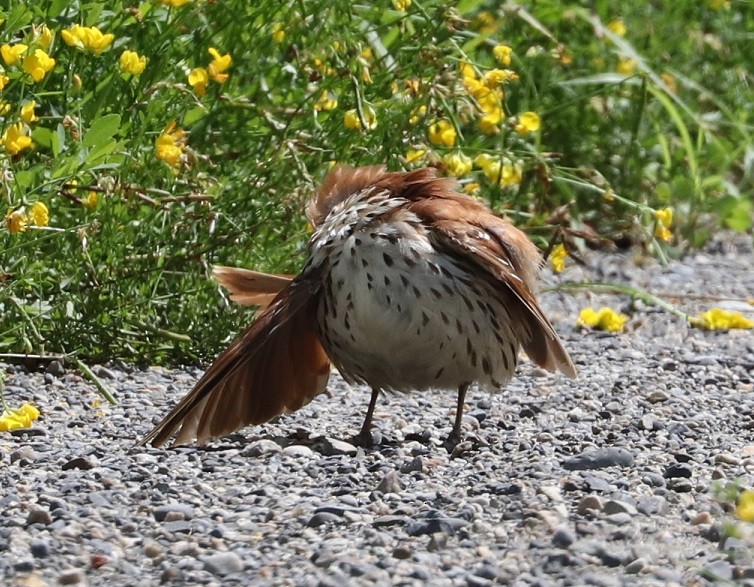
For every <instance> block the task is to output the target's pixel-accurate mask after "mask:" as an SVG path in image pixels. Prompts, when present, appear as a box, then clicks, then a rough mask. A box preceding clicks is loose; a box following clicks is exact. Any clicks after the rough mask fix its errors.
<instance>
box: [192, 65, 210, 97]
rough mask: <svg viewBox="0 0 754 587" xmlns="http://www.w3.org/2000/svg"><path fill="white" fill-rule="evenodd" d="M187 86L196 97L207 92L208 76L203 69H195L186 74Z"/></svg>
mask: <svg viewBox="0 0 754 587" xmlns="http://www.w3.org/2000/svg"><path fill="white" fill-rule="evenodd" d="M188 82H189V85H190V86H191V87H192V88H194V92H196V95H197V96H203V95H204V93H205V92H206V91H207V84H208V83H209V74H208V73H207V70H206V69H204V68H203V67H195V68H194V69H192V70H191V71H190V72H189V74H188Z"/></svg>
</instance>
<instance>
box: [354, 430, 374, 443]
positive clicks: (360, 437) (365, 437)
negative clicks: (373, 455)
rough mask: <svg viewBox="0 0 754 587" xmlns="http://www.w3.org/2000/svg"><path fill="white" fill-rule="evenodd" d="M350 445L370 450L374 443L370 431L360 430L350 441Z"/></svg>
mask: <svg viewBox="0 0 754 587" xmlns="http://www.w3.org/2000/svg"><path fill="white" fill-rule="evenodd" d="M351 444H353V445H354V446H360V447H362V448H372V447H373V446H374V445H375V444H376V443H375V441H374V436H373V435H372V431H371V430H364V429H362V430H361V431H360V432H359V433H358V434H357V435H356V436H354V437H353V438H352V439H351Z"/></svg>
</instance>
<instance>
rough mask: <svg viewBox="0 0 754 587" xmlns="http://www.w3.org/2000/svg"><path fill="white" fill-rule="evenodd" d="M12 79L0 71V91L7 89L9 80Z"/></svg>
mask: <svg viewBox="0 0 754 587" xmlns="http://www.w3.org/2000/svg"><path fill="white" fill-rule="evenodd" d="M9 81H10V78H9V77H8V76H7V75H3V74H2V73H0V92H2V91H3V90H4V89H5V86H6V85H8V82H9Z"/></svg>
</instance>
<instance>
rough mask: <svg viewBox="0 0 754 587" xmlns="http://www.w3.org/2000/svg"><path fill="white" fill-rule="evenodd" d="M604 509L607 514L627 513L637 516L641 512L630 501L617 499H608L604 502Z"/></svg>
mask: <svg viewBox="0 0 754 587" xmlns="http://www.w3.org/2000/svg"><path fill="white" fill-rule="evenodd" d="M602 509H603V510H604V512H605V513H606V514H618V513H626V514H629V515H631V516H635V515H636V514H638V513H639V512H638V511H637V510H636V508H635V507H634V506H633V505H631V504H630V503H628V502H625V501H620V500H617V499H608V500H607V501H605V502H604V503H603V504H602Z"/></svg>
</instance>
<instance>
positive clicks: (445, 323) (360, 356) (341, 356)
mask: <svg viewBox="0 0 754 587" xmlns="http://www.w3.org/2000/svg"><path fill="white" fill-rule="evenodd" d="M406 203H407V202H406V201H405V200H401V199H399V198H391V197H389V194H387V193H384V192H377V193H370V192H366V193H360V194H356V195H354V196H351V197H350V198H348V199H347V200H345V201H344V202H343V203H342V204H340V205H339V206H337V207H335V208H334V209H333V210H332V212H331V213H330V214H329V215H328V217H327V219H326V220H325V222H324V223H323V225H322V226H321V227H320V228H319V229H318V230H317V232H316V233H315V235H314V236H313V237H312V241H311V243H310V249H311V263H312V264H313V265H320V264H321V265H322V268H323V275H324V289H323V295H322V296H321V301H320V304H319V308H318V315H317V320H318V329H319V333H320V336H321V339H322V343H323V346H324V348H325V350H326V352H327V353H328V354H329V356H330V358H331V359H332V360H333V362H334V364H335V365H336V366H337V367H338V369H339V370H340V371H341V374H342V375H343V376H344V377H345V378H346V379H348V380H350V381H352V382H360V383H365V384H367V385H370V386H371V387H374V388H379V389H384V390H393V391H411V390H422V389H427V388H438V389H454V388H457V387H458V386H460V385H462V384H465V383H472V382H478V383H479V384H480V385H481V386H483V387H486V388H490V389H497V388H499V387H501V386H502V385H503V384H504V383H505V382H507V381H508V380H509V379H510V378H511V376H512V374H513V371H514V369H515V366H516V354H517V350H518V346H519V345H518V341H517V340H516V337H515V335H514V333H513V329H512V328H511V326H510V316H509V314H508V311H507V309H506V307H505V304H504V302H503V299H502V296H501V295H500V294H499V292H496V291H495V290H494V288H493V287H492V285H491V284H490V283H489V281H487V280H486V279H485V278H484V275H479V274H478V270H477V274H475V272H474V270H473V268H471V267H465V266H464V264H463V262H462V261H459V260H457V259H454V258H452V257H450V256H448V255H445V254H442V253H441V252H439V251H438V250H436V249H435V248H434V246H433V245H432V243H431V239H430V234H429V231H428V229H427V228H426V227H425V226H424V225H423V224H422V222H421V220H420V219H419V218H418V217H416V216H415V215H414V214H413V213H411V212H410V211H409V210H407V209H406V206H405V205H406Z"/></svg>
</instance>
